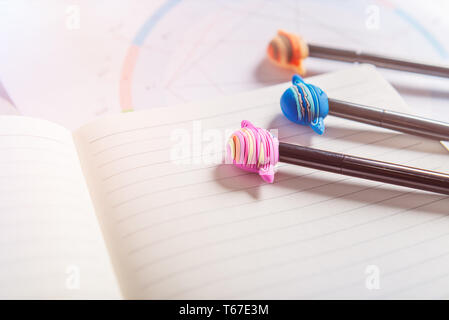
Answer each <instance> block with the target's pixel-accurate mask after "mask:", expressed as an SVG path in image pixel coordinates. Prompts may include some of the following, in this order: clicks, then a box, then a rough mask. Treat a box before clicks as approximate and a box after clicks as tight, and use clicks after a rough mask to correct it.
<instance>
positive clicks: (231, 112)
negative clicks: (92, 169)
mask: <svg viewBox="0 0 449 320" xmlns="http://www.w3.org/2000/svg"><path fill="white" fill-rule="evenodd" d="M276 103H277V102H270V103H264V104H261V105H257V106H251V107H247V108H242V109H240V112H241V111H248V110H253V109H261V108H266V107H272V106H273V104H276ZM232 114H235V111H230V112H222V113H220V114H218V115H217V114H215V115H212V116H205V117H198V118H191V119H188V120H181V121H175V122H170V123H169V124H170V125H178V124H181V123H187V122H191V121H192V120H195V121H197V120H206V119H213V118H219V117H222V116H224V115H232ZM166 125H167V124H166V123H165V124H158V125H152V126H147V127H141V128H135V129H129V130H124V131H119V132H113V133H110V134H107V135H104V136H100V137H97V138H94V139H92V140H90V141H89V143H90V144H92V143H95V142H98V141H100V140H102V139H104V138H107V137H112V136H115V135H119V134H123V133H129V132H135V131H140V130H147V129H154V128H160V127H164V126H166Z"/></svg>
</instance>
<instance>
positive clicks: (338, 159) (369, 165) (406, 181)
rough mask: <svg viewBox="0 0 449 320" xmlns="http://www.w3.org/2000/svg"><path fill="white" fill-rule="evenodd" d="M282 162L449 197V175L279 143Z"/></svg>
mask: <svg viewBox="0 0 449 320" xmlns="http://www.w3.org/2000/svg"><path fill="white" fill-rule="evenodd" d="M279 160H280V161H282V162H285V163H290V164H295V165H300V166H304V167H308V168H312V169H318V170H323V171H327V172H333V173H338V174H343V175H346V176H351V177H357V178H362V179H368V180H373V181H379V182H383V183H389V184H394V185H398V186H404V187H409V188H414V189H420V190H425V191H431V192H436V193H442V194H446V195H449V175H448V174H445V173H440V172H435V171H430V170H424V169H418V168H413V167H408V166H403V165H399V164H394V163H388V162H383V161H377V160H371V159H365V158H359V157H355V156H350V155H345V154H341V153H335V152H329V151H324V150H318V149H314V148H308V147H302V146H298V145H293V144H289V143H284V142H280V143H279Z"/></svg>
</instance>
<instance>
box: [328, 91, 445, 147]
mask: <svg viewBox="0 0 449 320" xmlns="http://www.w3.org/2000/svg"><path fill="white" fill-rule="evenodd" d="M329 114H330V115H333V116H336V117H340V118H344V119H349V120H354V121H358V122H362V123H367V124H371V125H375V126H378V127H382V128H386V129H391V130H395V131H400V132H404V133H408V134H413V135H417V136H421V137H425V138H429V139H435V140H439V141H449V124H448V123H445V122H441V121H436V120H431V119H426V118H422V117H418V116H413V115H408V114H404V113H399V112H394V111H388V110H384V109H380V108H374V107H368V106H362V105H358V104H354V103H350V102H345V101H340V100H335V99H329Z"/></svg>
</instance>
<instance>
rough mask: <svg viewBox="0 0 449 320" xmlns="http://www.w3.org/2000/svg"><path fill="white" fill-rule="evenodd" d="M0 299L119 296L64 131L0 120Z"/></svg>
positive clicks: (69, 137) (24, 121)
mask: <svg viewBox="0 0 449 320" xmlns="http://www.w3.org/2000/svg"><path fill="white" fill-rule="evenodd" d="M0 150H1V154H2V157H1V159H0V190H1V191H0V297H1V298H3V299H17V298H20V299H28V298H32V299H49V298H56V299H67V298H82V299H89V298H102V297H109V298H119V297H120V295H119V290H118V286H117V283H116V281H115V279H114V275H113V272H112V267H111V264H110V262H109V258H108V255H107V250H106V248H105V245H104V242H103V239H102V236H101V232H100V228H99V226H98V223H97V221H96V217H95V211H94V210H93V207H92V202H91V201H90V197H89V193H88V191H87V186H86V182H85V180H84V177H83V173H82V171H81V167H80V164H79V160H78V156H77V153H76V149H75V146H74V144H73V139H72V135H71V133H70V132H69V131H68V130H66V129H64V128H62V127H59V126H57V125H55V124H52V123H50V122H47V121H43V120H37V119H31V118H25V117H17V116H2V117H0Z"/></svg>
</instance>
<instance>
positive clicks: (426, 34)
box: [394, 7, 449, 59]
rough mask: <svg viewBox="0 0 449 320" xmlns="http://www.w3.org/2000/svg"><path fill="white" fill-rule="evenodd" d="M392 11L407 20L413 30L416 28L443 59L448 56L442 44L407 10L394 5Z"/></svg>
mask: <svg viewBox="0 0 449 320" xmlns="http://www.w3.org/2000/svg"><path fill="white" fill-rule="evenodd" d="M394 12H395V13H396V14H397V15H398V16H399V17H401V18H402V19H404V20H405V21H407V22H408V23H409V24H410V25H411V26H412V27H413V28H415V30H417V31H418V32H419V33H421V35H422V36H424V38H426V39H427V41H428V42H429V43H430V44H431V45H432V46H433V47H434V48H435V50H437V51H438V53H439V54H440V56H441V57H442V58H444V59H447V58H449V53H448V52H447V51H446V49H445V48H444V47H443V45H442V44H441V43H440V42H438V40H437V39H436V38H435V37H434V36H433V35H432V34H431V33H430V32H429V31H428V30H427V29H426V28H424V26H423V25H422V24H421V23H419V22H418V20H416V19H415V18H413V17H412V16H410V15H409V14H408V13H407V12H405V11H404V10H402V9H401V8H398V7H394Z"/></svg>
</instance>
